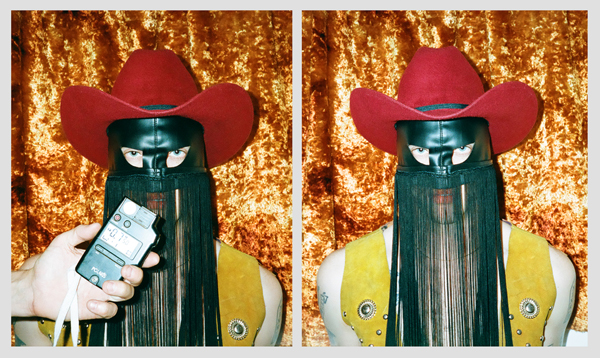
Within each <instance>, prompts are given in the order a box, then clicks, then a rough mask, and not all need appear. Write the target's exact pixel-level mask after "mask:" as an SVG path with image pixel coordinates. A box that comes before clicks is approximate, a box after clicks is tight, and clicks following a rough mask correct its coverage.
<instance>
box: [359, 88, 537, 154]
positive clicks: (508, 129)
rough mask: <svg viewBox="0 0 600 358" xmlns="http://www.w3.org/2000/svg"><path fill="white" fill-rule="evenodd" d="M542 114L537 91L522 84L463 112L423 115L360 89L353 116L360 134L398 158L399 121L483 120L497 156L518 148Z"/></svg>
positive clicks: (482, 99) (483, 98) (495, 93)
mask: <svg viewBox="0 0 600 358" xmlns="http://www.w3.org/2000/svg"><path fill="white" fill-rule="evenodd" d="M537 111H538V102H537V97H536V95H535V92H534V91H533V89H531V88H530V87H529V86H527V85H526V84H524V83H521V82H516V81H515V82H506V83H502V84H500V85H497V86H495V87H493V88H492V89H490V90H489V91H487V92H485V93H484V94H483V95H481V96H480V97H478V98H477V99H476V100H475V101H473V103H471V104H470V105H468V106H467V107H465V108H463V109H460V110H458V109H437V110H431V111H427V112H421V111H419V110H416V109H414V108H411V107H408V106H406V105H405V104H403V103H401V102H399V101H397V100H395V99H393V98H391V97H389V96H386V95H384V94H382V93H379V92H377V91H374V90H371V89H367V88H357V89H355V90H353V91H352V93H351V95H350V113H351V115H352V118H353V120H354V124H355V125H356V129H357V130H358V132H359V133H360V134H361V135H362V136H363V137H364V138H365V139H366V140H368V141H369V142H370V143H371V144H373V145H374V146H376V147H377V148H379V149H381V150H383V151H385V152H387V153H390V154H393V155H397V149H396V129H395V127H394V125H395V124H396V122H398V121H405V120H424V121H426V120H446V119H455V118H461V117H481V118H484V119H486V120H487V121H488V122H489V131H490V136H491V142H492V150H493V152H494V154H499V153H502V152H505V151H507V150H509V149H511V148H514V147H515V146H516V145H518V144H519V143H520V142H521V141H522V140H523V139H525V137H526V136H527V134H528V133H529V132H530V131H531V129H532V128H533V126H534V124H535V122H536V119H537Z"/></svg>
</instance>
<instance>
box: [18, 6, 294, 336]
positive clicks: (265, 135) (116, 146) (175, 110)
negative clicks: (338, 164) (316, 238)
mask: <svg viewBox="0 0 600 358" xmlns="http://www.w3.org/2000/svg"><path fill="white" fill-rule="evenodd" d="M11 22H12V23H11V46H12V47H11V106H12V107H11V269H12V271H11V281H12V284H11V316H12V337H11V339H12V345H13V346H19V345H36V346H40V345H53V344H55V345H83V346H86V345H88V346H286V347H291V346H292V12H291V11H13V12H12V13H11ZM124 198H127V199H124ZM128 200H130V201H128ZM122 203H123V205H121V204H122ZM129 203H133V205H132V206H133V207H134V209H131V210H129V208H128V207H127V205H128V204H129ZM155 218H156V219H155ZM148 237H150V239H148ZM145 248H149V251H148V252H145ZM86 249H87V251H86ZM84 252H85V256H86V258H88V257H89V263H86V264H80V265H78V262H80V258H81V257H82V255H84ZM83 261H84V260H82V261H81V262H83ZM86 262H88V261H86ZM85 270H88V272H87V273H86V272H85ZM75 272H77V273H78V274H79V275H78V274H76V273H75ZM111 272H115V273H114V274H112V273H111ZM69 277H71V278H72V279H71V280H69ZM97 286H102V289H100V288H99V287H97ZM74 287H77V288H78V289H77V292H76V293H72V292H74ZM70 293H72V294H71V295H70V296H71V299H69V298H68V297H69V294H70ZM66 297H67V299H65V298H66ZM73 297H75V298H76V299H72V298H73ZM73 307H75V308H78V309H75V308H73ZM69 308H71V309H70V310H69ZM65 315H66V317H65ZM63 319H64V321H65V322H66V324H64V325H62V326H61V324H60V323H61V322H62V321H63ZM77 321H78V322H79V324H77ZM55 323H58V324H55ZM69 323H71V324H69Z"/></svg>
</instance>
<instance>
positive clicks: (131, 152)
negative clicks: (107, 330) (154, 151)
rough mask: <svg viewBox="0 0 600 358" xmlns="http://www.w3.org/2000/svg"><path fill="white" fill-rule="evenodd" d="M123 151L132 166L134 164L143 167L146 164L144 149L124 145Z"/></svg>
mask: <svg viewBox="0 0 600 358" xmlns="http://www.w3.org/2000/svg"><path fill="white" fill-rule="evenodd" d="M121 152H122V153H123V156H124V157H125V160H127V163H129V164H130V165H131V166H134V167H136V168H141V167H143V166H144V161H143V158H144V152H143V151H141V150H137V149H133V148H128V147H122V148H121Z"/></svg>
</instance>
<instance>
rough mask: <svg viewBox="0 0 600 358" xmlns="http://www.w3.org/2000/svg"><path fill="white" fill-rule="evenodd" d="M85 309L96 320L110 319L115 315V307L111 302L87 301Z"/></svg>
mask: <svg viewBox="0 0 600 358" xmlns="http://www.w3.org/2000/svg"><path fill="white" fill-rule="evenodd" d="M86 306H87V309H88V310H89V311H90V312H92V313H93V314H95V315H97V316H98V318H111V317H114V316H115V315H116V314H117V309H118V308H117V305H116V304H114V303H112V302H104V301H98V300H89V301H88V303H87V305H86Z"/></svg>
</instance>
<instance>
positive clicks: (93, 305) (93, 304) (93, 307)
mask: <svg viewBox="0 0 600 358" xmlns="http://www.w3.org/2000/svg"><path fill="white" fill-rule="evenodd" d="M88 308H89V310H90V311H92V312H95V311H96V310H97V309H98V303H97V302H94V301H89V302H88Z"/></svg>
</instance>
